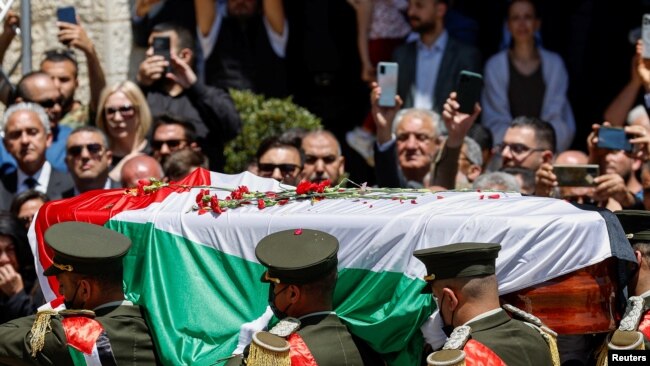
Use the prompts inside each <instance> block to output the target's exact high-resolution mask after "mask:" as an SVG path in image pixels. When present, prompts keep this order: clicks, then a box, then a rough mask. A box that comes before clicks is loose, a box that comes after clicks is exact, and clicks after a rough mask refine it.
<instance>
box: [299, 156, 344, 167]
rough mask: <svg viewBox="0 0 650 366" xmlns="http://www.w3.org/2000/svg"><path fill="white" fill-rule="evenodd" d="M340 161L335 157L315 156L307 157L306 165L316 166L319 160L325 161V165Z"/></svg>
mask: <svg viewBox="0 0 650 366" xmlns="http://www.w3.org/2000/svg"><path fill="white" fill-rule="evenodd" d="M336 159H338V158H337V157H336V156H335V155H327V156H322V157H321V156H313V155H305V164H309V165H314V164H316V162H317V161H318V160H323V163H325V164H332V163H333V162H335V161H336Z"/></svg>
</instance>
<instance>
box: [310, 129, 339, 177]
mask: <svg viewBox="0 0 650 366" xmlns="http://www.w3.org/2000/svg"><path fill="white" fill-rule="evenodd" d="M302 150H303V152H304V154H305V164H304V166H303V169H302V172H301V173H300V178H301V179H305V180H309V181H311V182H314V183H320V182H321V181H324V180H326V179H329V181H330V182H332V185H335V184H338V183H339V182H340V180H341V179H342V178H343V176H344V174H345V158H344V157H343V156H342V155H341V146H340V145H339V142H338V140H337V139H336V137H335V136H334V135H333V134H332V133H331V132H329V131H325V130H316V131H312V132H308V133H307V134H306V135H305V136H304V137H303V138H302Z"/></svg>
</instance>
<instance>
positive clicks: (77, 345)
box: [61, 316, 104, 355]
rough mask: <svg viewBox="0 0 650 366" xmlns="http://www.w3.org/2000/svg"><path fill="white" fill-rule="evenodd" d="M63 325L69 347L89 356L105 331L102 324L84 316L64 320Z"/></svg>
mask: <svg viewBox="0 0 650 366" xmlns="http://www.w3.org/2000/svg"><path fill="white" fill-rule="evenodd" d="M61 324H62V325H63V330H64V331H65V338H66V340H67V342H68V346H71V347H72V348H74V349H76V350H78V351H80V352H83V353H85V354H87V355H89V354H91V353H92V351H93V347H94V346H95V342H97V338H99V335H100V334H101V333H102V332H103V331H104V327H103V326H102V324H101V323H100V322H98V321H97V320H95V319H90V318H86V317H83V316H74V317H69V318H63V320H62V321H61Z"/></svg>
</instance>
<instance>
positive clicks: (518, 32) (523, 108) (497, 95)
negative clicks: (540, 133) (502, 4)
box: [481, 0, 576, 151]
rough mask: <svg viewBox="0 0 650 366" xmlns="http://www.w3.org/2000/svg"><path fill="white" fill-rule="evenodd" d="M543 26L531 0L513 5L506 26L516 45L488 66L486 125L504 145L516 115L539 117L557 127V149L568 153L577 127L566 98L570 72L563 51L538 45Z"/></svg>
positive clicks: (485, 95) (485, 74) (513, 44)
mask: <svg viewBox="0 0 650 366" xmlns="http://www.w3.org/2000/svg"><path fill="white" fill-rule="evenodd" d="M540 24H541V23H540V20H539V16H538V14H537V9H536V7H535V4H534V3H533V1H532V0H514V1H512V3H510V6H509V7H508V18H507V26H508V30H509V31H510V33H511V34H512V43H511V46H510V48H509V49H506V50H503V51H501V52H499V53H497V54H496V55H494V56H492V57H491V58H490V59H489V60H488V62H487V63H486V65H485V73H484V77H485V88H484V91H483V100H482V105H481V106H482V107H483V117H482V118H483V119H482V123H483V125H484V126H486V127H487V128H489V129H490V130H491V131H492V135H493V136H494V139H495V142H496V143H497V144H499V143H501V142H502V141H503V137H504V135H505V132H506V130H507V129H508V126H509V125H510V122H511V121H512V120H513V119H514V118H515V117H518V116H528V117H537V118H540V119H542V120H544V121H547V122H549V123H551V124H552V125H553V128H554V129H555V134H556V137H557V146H556V149H557V150H558V151H564V150H566V149H567V148H568V147H569V146H570V145H571V142H572V141H573V135H574V134H575V128H576V127H575V120H574V118H573V112H572V111H571V106H570V105H569V101H568V99H567V97H566V92H567V88H568V75H567V72H566V68H565V67H564V63H563V62H562V59H561V58H560V56H559V55H558V54H556V53H553V52H550V51H547V50H545V49H544V48H542V47H540V46H539V45H537V44H536V40H535V32H536V31H537V30H538V29H539V27H540Z"/></svg>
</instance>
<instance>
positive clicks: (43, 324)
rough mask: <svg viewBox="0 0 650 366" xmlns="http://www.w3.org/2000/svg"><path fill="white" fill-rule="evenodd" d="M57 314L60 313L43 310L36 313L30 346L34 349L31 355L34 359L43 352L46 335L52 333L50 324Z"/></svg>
mask: <svg viewBox="0 0 650 366" xmlns="http://www.w3.org/2000/svg"><path fill="white" fill-rule="evenodd" d="M57 314H58V312H57V311H55V310H41V311H39V312H38V313H36V316H35V317H34V324H32V330H31V336H30V339H29V344H30V346H31V348H32V351H31V353H30V354H31V356H32V357H36V355H37V354H38V353H39V352H40V351H42V350H43V347H44V346H45V334H47V333H48V332H51V331H52V326H51V325H50V322H51V321H52V317H53V316H56V315H57Z"/></svg>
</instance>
